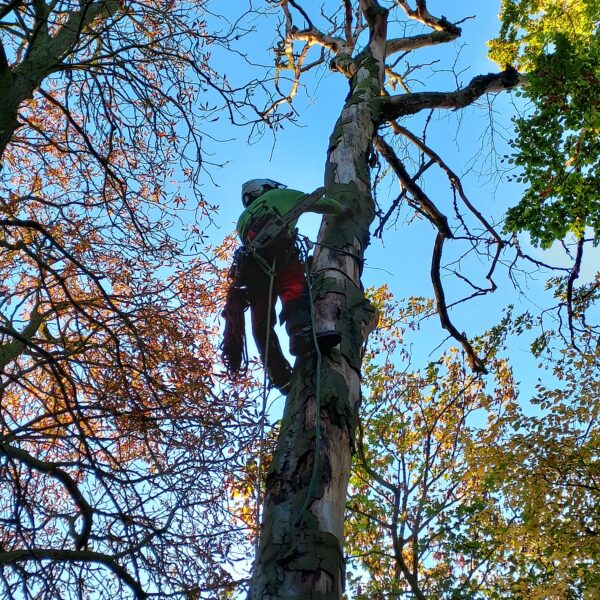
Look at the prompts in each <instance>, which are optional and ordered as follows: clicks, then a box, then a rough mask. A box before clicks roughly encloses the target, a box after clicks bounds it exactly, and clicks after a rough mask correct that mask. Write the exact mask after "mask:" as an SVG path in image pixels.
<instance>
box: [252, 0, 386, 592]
mask: <svg viewBox="0 0 600 600" xmlns="http://www.w3.org/2000/svg"><path fill="white" fill-rule="evenodd" d="M365 5H369V6H371V3H369V2H365ZM369 17H370V19H371V22H370V30H371V39H370V43H369V45H368V47H367V48H366V49H365V50H364V51H362V52H361V53H360V54H359V55H358V56H357V57H356V58H354V59H348V60H350V61H351V62H352V65H351V71H352V72H353V73H354V74H353V76H352V77H351V79H350V93H349V95H348V97H347V100H346V103H345V106H344V107H343V109H342V112H341V114H340V117H339V119H338V121H337V123H336V125H335V127H334V130H333V133H332V135H331V138H330V143H329V148H328V154H327V162H326V168H325V185H326V188H327V194H328V195H329V196H331V197H333V198H336V199H337V200H338V201H339V202H340V203H342V205H344V206H346V207H349V208H350V209H351V211H352V217H351V218H343V217H333V216H327V217H325V219H324V221H323V224H322V226H321V230H320V232H319V236H318V245H317V249H316V251H315V254H314V259H313V262H312V269H311V272H312V278H311V280H312V285H311V287H312V295H313V300H314V307H315V320H316V326H317V328H318V329H332V328H335V329H337V330H338V331H339V332H340V333H341V334H342V342H341V344H340V346H339V349H335V350H333V352H332V353H331V355H330V356H327V357H323V360H322V363H323V364H322V366H321V369H320V370H318V369H317V367H318V361H317V357H316V356H314V355H313V356H308V357H304V358H299V359H298V360H297V362H296V366H295V371H294V379H293V387H292V390H291V392H290V393H289V395H288V399H287V403H286V407H285V410H284V416H283V420H282V424H281V432H280V436H279V440H278V444H277V449H276V452H275V455H274V457H273V461H272V464H271V467H270V470H269V473H268V475H267V483H266V493H265V502H264V507H263V522H262V527H261V536H260V545H259V549H258V553H257V557H256V563H255V569H254V576H253V581H252V588H251V592H250V598H252V599H253V600H259V599H260V600H267V599H269V600H272V599H275V598H281V599H286V600H291V599H294V600H308V599H314V600H317V599H319V600H338V599H339V598H341V596H342V594H343V588H344V577H345V572H344V571H345V568H344V557H343V526H344V509H345V501H346V492H347V486H348V479H349V475H350V464H351V455H352V451H353V444H354V435H355V426H356V422H357V414H358V408H359V404H360V397H361V391H360V369H361V355H362V348H363V345H364V342H365V340H366V337H367V335H368V333H369V332H370V331H371V330H372V329H373V328H374V326H375V325H376V322H377V315H376V312H375V310H374V309H373V308H372V306H371V305H370V303H369V302H368V300H366V299H365V297H364V294H363V290H362V286H361V282H360V277H361V272H362V262H363V255H364V250H365V248H366V246H367V244H368V242H369V227H370V225H371V222H372V221H373V218H374V204H373V199H372V197H371V185H370V175H369V166H368V161H369V156H370V155H371V152H372V143H373V137H374V135H375V131H376V126H377V124H378V123H377V116H376V112H377V111H376V110H375V108H374V107H375V106H376V104H375V103H374V99H376V98H378V97H379V95H380V93H381V88H382V78H383V65H384V54H385V43H386V36H385V29H386V17H387V12H386V11H384V10H381V9H379V8H373V10H370V13H369ZM338 60H339V57H338ZM338 68H339V69H340V70H342V69H343V71H344V72H347V71H348V64H347V62H346V63H345V64H341V62H340V64H339V67H338ZM317 388H318V392H319V393H318V394H317ZM317 396H318V397H317ZM317 435H318V436H319V440H317ZM316 450H319V451H318V452H316ZM315 461H316V463H315ZM315 475H316V477H315Z"/></svg>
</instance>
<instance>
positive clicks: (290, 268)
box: [275, 255, 306, 306]
mask: <svg viewBox="0 0 600 600" xmlns="http://www.w3.org/2000/svg"><path fill="white" fill-rule="evenodd" d="M305 287H306V282H305V279H304V265H303V264H302V263H301V262H300V260H299V259H298V257H297V256H296V255H293V256H292V257H291V259H290V261H289V262H288V263H287V264H286V265H285V267H284V268H283V269H281V270H279V269H276V271H275V292H276V294H277V295H278V296H279V297H280V298H281V303H282V304H283V305H284V306H285V304H286V303H287V302H289V301H290V300H295V299H296V298H298V297H299V296H300V295H301V294H302V292H303V291H304V288H305Z"/></svg>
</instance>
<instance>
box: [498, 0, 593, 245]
mask: <svg viewBox="0 0 600 600" xmlns="http://www.w3.org/2000/svg"><path fill="white" fill-rule="evenodd" d="M501 19H502V30H501V33H500V37H499V38H497V39H496V40H493V41H492V42H491V43H490V47H491V52H490V55H491V57H492V58H493V59H494V60H495V61H496V62H497V63H498V64H500V65H509V64H510V65H514V66H517V67H519V68H521V69H523V70H525V71H527V73H528V75H527V82H526V85H525V87H524V89H523V92H522V94H523V95H524V96H525V97H526V98H527V99H528V100H530V101H531V103H532V108H531V113H530V114H526V115H525V116H523V117H519V118H517V119H516V120H515V124H516V137H515V139H514V140H513V148H514V150H515V154H514V155H513V157H512V158H511V159H510V162H511V163H513V162H514V164H515V165H516V166H517V167H518V168H519V170H518V174H517V180H518V181H520V182H522V183H524V184H525V185H526V191H525V194H524V196H523V198H522V200H521V201H520V202H519V203H518V204H517V205H516V206H515V207H513V208H512V209H510V210H509V212H508V215H507V220H506V224H505V228H506V230H507V231H511V232H516V231H527V232H529V234H530V235H531V238H532V240H533V242H534V243H536V244H539V245H540V246H542V247H543V248H547V247H549V246H550V245H551V244H552V243H553V242H554V241H556V240H562V239H564V238H565V237H566V236H567V235H568V234H572V235H573V236H574V237H575V238H576V239H578V240H581V239H582V238H583V237H584V235H585V230H586V228H590V229H591V231H592V232H593V235H594V238H595V239H596V241H597V240H598V237H599V236H600V220H599V217H598V215H600V204H599V202H598V198H599V196H600V170H599V168H600V167H599V164H600V142H599V136H600V116H599V115H600V112H599V101H600V95H599V93H598V90H599V89H600V43H599V39H598V23H599V20H600V5H598V3H597V2H595V1H587V0H586V1H584V0H569V1H567V2H554V1H538V0H536V1H532V0H520V1H517V0H505V2H504V3H503V10H502V13H501Z"/></svg>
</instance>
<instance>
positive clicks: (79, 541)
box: [0, 442, 93, 562]
mask: <svg viewBox="0 0 600 600" xmlns="http://www.w3.org/2000/svg"><path fill="white" fill-rule="evenodd" d="M0 453H3V454H5V455H6V456H10V457H11V458H12V459H15V460H19V461H21V462H23V463H25V464H26V465H27V466H28V467H29V468H31V469H34V470H36V471H38V472H40V473H45V474H47V475H50V476H52V477H54V478H55V479H57V480H58V481H60V482H61V483H62V484H63V485H64V486H65V488H66V489H67V491H68V492H69V494H70V496H71V498H72V499H73V502H74V503H75V505H76V506H77V508H78V509H79V511H80V513H81V516H82V518H83V526H82V527H81V532H80V533H79V534H78V535H77V537H76V539H75V548H76V549H77V550H81V549H82V548H85V547H86V546H87V543H88V540H89V537H90V533H91V531H92V516H93V510H92V507H91V506H90V505H89V503H88V501H87V500H86V499H85V498H84V497H83V495H82V494H81V492H80V490H79V487H78V485H77V483H76V482H75V480H74V479H73V478H72V477H71V475H69V473H67V472H66V471H65V470H64V469H61V468H60V467H58V466H57V465H56V464H54V463H51V462H47V461H45V460H40V459H39V458H36V457H35V456H32V455H31V454H29V452H26V451H25V450H23V449H21V448H15V447H14V446H11V445H10V444H7V443H3V442H0ZM0 562H1V559H0Z"/></svg>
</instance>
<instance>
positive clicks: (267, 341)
mask: <svg viewBox="0 0 600 600" xmlns="http://www.w3.org/2000/svg"><path fill="white" fill-rule="evenodd" d="M258 256H259V255H258V254H255V256H254V258H257V257H258ZM260 258H261V260H262V261H263V263H265V264H266V265H267V267H268V269H269V271H268V275H269V298H268V306H267V335H266V338H265V344H266V347H265V358H264V361H265V362H264V365H263V389H262V407H261V415H260V435H259V446H258V467H257V470H258V473H257V483H256V516H255V523H256V540H255V542H254V548H255V553H256V554H257V553H258V545H259V542H260V539H259V535H258V532H259V528H260V508H261V506H260V505H261V502H262V493H261V491H262V469H263V452H264V446H265V417H266V414H267V393H268V391H267V381H268V377H267V369H268V366H267V365H268V364H269V362H268V361H269V344H270V342H271V339H270V338H271V310H272V301H273V285H274V281H275V260H276V259H273V265H272V266H271V267H269V263H267V261H266V260H264V259H263V258H262V257H260ZM261 266H262V265H261Z"/></svg>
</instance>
